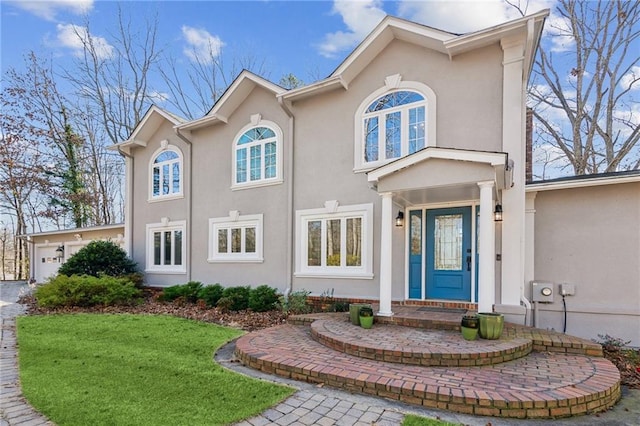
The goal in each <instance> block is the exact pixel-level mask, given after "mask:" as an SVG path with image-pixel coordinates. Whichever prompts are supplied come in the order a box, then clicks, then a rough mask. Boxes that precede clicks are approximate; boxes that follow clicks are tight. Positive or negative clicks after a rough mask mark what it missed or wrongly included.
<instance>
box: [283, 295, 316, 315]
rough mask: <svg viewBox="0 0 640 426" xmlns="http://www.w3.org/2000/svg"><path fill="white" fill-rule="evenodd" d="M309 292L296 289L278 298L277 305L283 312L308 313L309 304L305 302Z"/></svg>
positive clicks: (309, 310)
mask: <svg viewBox="0 0 640 426" xmlns="http://www.w3.org/2000/svg"><path fill="white" fill-rule="evenodd" d="M309 294H311V292H309V291H306V290H296V291H293V292H291V293H289V294H288V295H287V296H284V295H283V296H280V297H279V298H278V305H279V307H280V309H281V310H282V312H284V313H285V314H308V313H309V312H311V306H309V304H308V303H307V297H309Z"/></svg>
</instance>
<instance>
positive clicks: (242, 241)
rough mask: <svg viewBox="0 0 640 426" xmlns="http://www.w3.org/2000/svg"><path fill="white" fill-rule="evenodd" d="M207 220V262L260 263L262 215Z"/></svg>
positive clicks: (234, 213) (233, 215)
mask: <svg viewBox="0 0 640 426" xmlns="http://www.w3.org/2000/svg"><path fill="white" fill-rule="evenodd" d="M231 213H232V214H230V215H229V217H222V218H214V219H209V258H208V261H209V262H262V260H263V257H262V222H263V218H262V214H256V215H244V216H240V215H238V214H237V212H231Z"/></svg>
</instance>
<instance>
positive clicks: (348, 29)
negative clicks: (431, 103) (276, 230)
mask: <svg viewBox="0 0 640 426" xmlns="http://www.w3.org/2000/svg"><path fill="white" fill-rule="evenodd" d="M556 1H557V0H511V3H516V4H518V3H520V4H522V5H527V12H528V13H534V12H537V11H540V10H542V9H551V15H550V17H549V18H548V19H547V21H546V24H545V31H544V33H543V40H542V44H543V45H544V46H545V48H546V49H547V51H550V52H553V54H554V59H555V60H556V66H558V64H559V63H561V61H562V60H563V58H564V57H568V56H567V55H566V53H567V52H568V51H569V50H570V48H571V46H572V43H573V41H572V40H571V39H570V38H567V37H551V36H553V35H554V34H555V35H557V34H558V33H559V30H558V29H561V28H566V27H567V26H566V24H565V23H564V21H563V19H562V18H561V17H559V16H558V15H556V13H555V6H556ZM120 4H121V6H122V10H123V13H124V14H125V15H126V16H128V17H130V18H132V22H133V23H135V22H138V21H139V20H141V19H152V18H153V17H154V16H155V14H156V13H157V19H158V29H159V34H158V41H159V44H160V46H161V47H163V48H164V49H165V53H170V54H171V55H172V56H173V57H175V58H176V60H177V61H178V66H181V65H184V67H185V68H187V67H188V66H189V65H190V62H192V60H193V56H194V54H195V55H197V54H198V52H199V51H200V50H201V49H203V47H208V46H212V47H213V48H214V49H215V50H216V52H219V53H220V54H221V55H222V57H223V58H225V62H226V63H229V61H230V59H232V58H234V57H238V56H242V55H246V52H253V54H255V57H256V58H258V59H259V60H260V61H264V65H263V70H264V72H262V73H261V75H262V76H263V77H265V78H267V79H269V80H271V81H273V82H275V83H278V82H279V80H280V78H281V77H282V76H283V75H286V74H289V73H293V74H294V75H296V76H297V77H298V78H299V79H302V80H303V81H304V82H305V83H311V82H313V81H315V80H317V79H320V78H324V77H327V76H328V75H329V74H330V73H331V72H333V70H334V69H335V68H336V67H337V66H338V65H339V64H340V62H341V61H342V60H343V59H344V58H345V57H346V55H348V54H349V53H350V52H351V51H352V49H353V48H355V47H356V46H357V44H358V43H359V42H361V41H362V40H363V39H364V37H366V35H367V34H368V33H369V32H370V31H371V30H372V29H373V28H374V27H375V26H376V25H377V24H378V23H379V22H380V20H381V19H382V18H383V17H384V16H385V15H386V14H389V15H394V16H398V17H401V18H405V19H408V20H411V21H415V22H419V23H422V24H425V25H429V26H431V27H434V28H438V29H441V30H445V31H449V32H453V33H466V32H472V31H476V30H479V29H483V28H486V27H490V26H492V25H497V24H500V23H502V22H505V21H507V20H510V19H515V18H517V17H519V16H520V15H519V13H518V12H517V11H516V10H515V9H514V8H513V7H511V6H510V5H508V4H507V3H506V2H505V1H504V0H423V1H410V0H398V1H382V0H334V1H329V0H325V1H277V0H276V1H274V0H262V1H123V2H121V3H120ZM0 8H1V9H0V17H1V34H0V35H1V46H0V47H1V52H2V55H1V67H0V68H1V71H2V73H3V74H4V72H5V71H6V70H7V69H8V68H9V67H15V68H17V69H20V68H22V67H23V66H24V61H23V56H24V55H25V53H27V52H29V51H34V52H36V54H37V55H38V56H39V57H41V58H47V59H50V60H51V61H52V63H53V66H54V69H56V68H59V67H60V68H61V67H65V68H67V69H69V68H71V65H72V64H73V61H74V60H75V59H76V57H77V55H78V53H79V52H80V40H79V39H78V37H77V31H78V28H81V27H82V26H83V25H84V24H85V22H86V19H88V21H89V23H90V33H91V35H92V37H93V39H94V40H96V41H98V42H99V43H100V44H101V47H102V49H103V52H104V54H105V57H108V56H109V53H110V49H111V48H112V44H113V43H114V40H113V34H114V29H115V24H116V23H117V16H116V14H117V10H118V3H116V2H113V1H100V0H45V1H42V0H41V1H28V0H18V1H15V0H0ZM639 44H640V39H639V40H638V41H636V46H638V45H639ZM200 57H202V55H200ZM567 66H568V68H567ZM573 66H575V65H574V64H573V65H572V64H570V63H569V64H562V65H560V68H561V75H564V76H566V79H567V81H568V82H570V80H571V78H572V77H571V76H570V73H569V72H568V71H569V70H571V67H573ZM562 67H564V69H562ZM237 71H240V70H239V69H238V70H237ZM633 73H635V74H637V73H640V67H639V66H635V67H634V68H633ZM155 84H156V85H157V86H158V87H157V88H156V87H152V90H153V91H154V92H155V93H157V95H158V97H157V99H158V100H159V101H158V104H159V106H161V107H165V108H167V109H168V110H170V111H172V112H176V113H177V112H178V111H176V110H175V109H174V108H172V107H170V106H169V105H167V104H163V102H164V101H166V99H167V97H168V96H169V94H168V93H167V91H166V90H165V89H163V87H161V86H162V85H161V83H160V82H157V83H155ZM540 87H542V88H543V90H544V87H543V86H540ZM638 89H640V85H638V84H636V87H635V88H634V90H633V92H634V93H637V92H638ZM629 111H631V112H629ZM629 111H622V112H621V114H627V115H629V114H630V113H631V114H633V120H632V121H638V120H640V106H638V105H635V106H632V109H631V110H629ZM203 112H204V111H203ZM558 119H559V120H561V119H562V118H561V117H558ZM534 154H535V156H536V157H538V156H539V157H540V158H539V159H538V161H542V160H540V159H544V158H546V157H547V156H551V157H552V158H559V159H560V162H559V163H558V169H559V170H560V169H562V167H563V166H564V165H565V164H566V163H564V161H562V155H560V154H561V152H559V151H558V150H557V148H554V147H553V146H550V145H548V146H544V145H543V146H538V147H536V152H535V153H534ZM568 172H570V170H567V169H565V170H562V174H567V173H568Z"/></svg>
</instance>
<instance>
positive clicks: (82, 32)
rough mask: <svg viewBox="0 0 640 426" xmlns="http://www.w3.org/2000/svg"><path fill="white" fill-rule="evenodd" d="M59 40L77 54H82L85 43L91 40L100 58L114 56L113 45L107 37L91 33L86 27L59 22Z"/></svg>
mask: <svg viewBox="0 0 640 426" xmlns="http://www.w3.org/2000/svg"><path fill="white" fill-rule="evenodd" d="M56 28H57V30H58V36H57V41H58V43H59V44H60V45H62V46H63V47H66V48H69V49H71V50H73V52H74V54H75V55H76V56H78V55H81V54H82V51H83V48H84V45H85V43H88V42H89V41H91V43H92V44H93V47H94V49H95V51H96V54H97V55H98V58H99V59H107V58H110V57H111V56H113V46H112V45H110V44H109V42H108V41H107V39H105V38H103V37H98V36H94V35H91V34H89V33H88V32H87V29H86V27H82V26H78V25H74V24H58V25H57V27H56Z"/></svg>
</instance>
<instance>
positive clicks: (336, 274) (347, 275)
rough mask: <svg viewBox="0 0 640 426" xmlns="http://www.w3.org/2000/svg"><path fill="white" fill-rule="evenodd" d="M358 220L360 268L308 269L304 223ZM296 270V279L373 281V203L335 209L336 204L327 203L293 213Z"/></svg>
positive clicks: (317, 267)
mask: <svg viewBox="0 0 640 426" xmlns="http://www.w3.org/2000/svg"><path fill="white" fill-rule="evenodd" d="M355 216H361V217H362V227H361V232H362V253H361V256H362V259H361V260H362V265H361V266H358V267H354V266H349V267H335V266H308V265H307V264H306V262H305V259H307V236H308V227H307V225H306V224H307V223H308V222H309V221H311V220H318V219H320V220H327V219H338V218H343V217H355ZM296 233H297V238H296V271H295V273H294V275H295V276H296V277H300V278H305V277H308V278H312V277H313V278H344V279H373V277H374V275H373V204H355V205H350V206H338V202H337V201H327V202H326V203H325V207H324V208H320V209H309V210H298V211H296Z"/></svg>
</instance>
